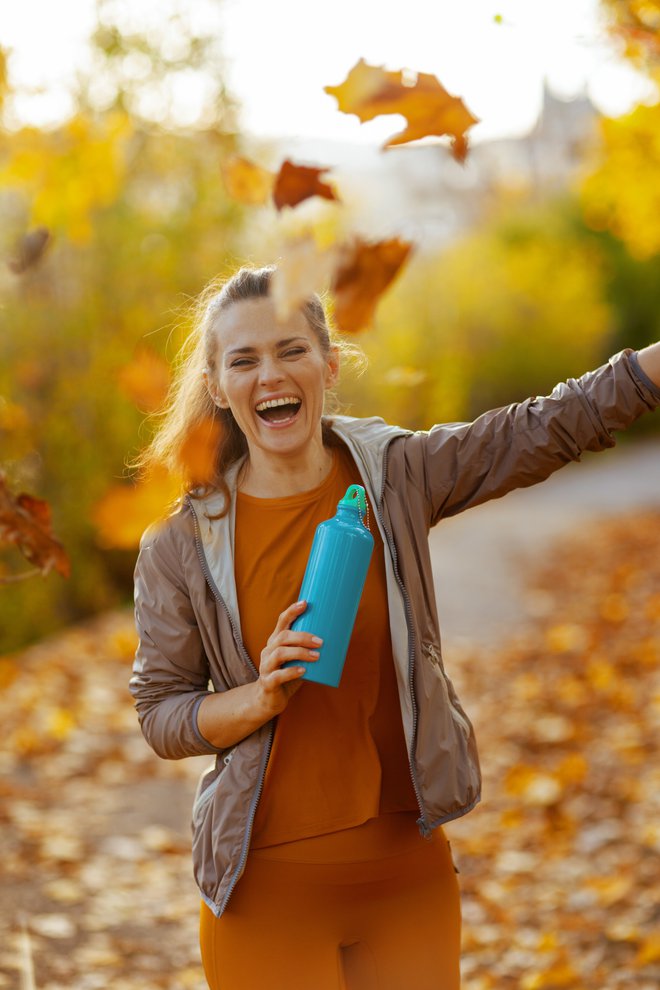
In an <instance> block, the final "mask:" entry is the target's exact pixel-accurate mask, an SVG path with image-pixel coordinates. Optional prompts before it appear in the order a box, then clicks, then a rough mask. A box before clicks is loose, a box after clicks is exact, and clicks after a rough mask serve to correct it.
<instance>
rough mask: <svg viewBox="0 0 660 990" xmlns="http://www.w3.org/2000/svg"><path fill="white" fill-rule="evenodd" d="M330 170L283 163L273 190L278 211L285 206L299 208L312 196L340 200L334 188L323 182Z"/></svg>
mask: <svg viewBox="0 0 660 990" xmlns="http://www.w3.org/2000/svg"><path fill="white" fill-rule="evenodd" d="M328 171H329V169H328V168H312V167H311V166H308V165H294V163H293V162H290V161H288V159H287V161H285V162H283V163H282V167H281V168H280V170H279V172H278V174H277V177H276V179H275V187H274V189H273V202H274V203H275V206H276V208H277V209H278V210H281V209H282V207H283V206H297V205H298V203H302V202H303V200H305V199H309V198H310V197H311V196H321V197H322V198H323V199H333V200H338V198H339V197H338V196H337V195H336V193H335V191H334V189H333V188H332V186H329V185H328V183H327V182H322V181H321V176H322V175H323V173H324V172H328Z"/></svg>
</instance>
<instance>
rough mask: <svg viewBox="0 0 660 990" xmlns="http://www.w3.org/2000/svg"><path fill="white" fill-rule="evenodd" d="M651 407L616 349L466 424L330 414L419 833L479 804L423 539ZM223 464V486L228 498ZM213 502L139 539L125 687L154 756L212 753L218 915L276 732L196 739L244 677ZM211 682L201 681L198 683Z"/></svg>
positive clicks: (200, 861) (225, 531)
mask: <svg viewBox="0 0 660 990" xmlns="http://www.w3.org/2000/svg"><path fill="white" fill-rule="evenodd" d="M658 404H660V390H658V389H656V388H655V387H654V386H653V385H652V383H651V382H650V381H649V379H648V378H647V377H646V376H645V375H644V374H643V372H642V371H641V369H640V368H639V364H638V362H637V358H636V355H635V354H634V352H631V351H629V350H626V351H622V352H621V353H620V354H618V355H616V356H615V357H613V358H612V359H611V360H610V362H609V363H608V364H606V365H604V366H603V367H601V368H598V369H597V370H596V371H593V372H590V373H588V374H586V375H583V376H582V377H581V378H579V379H577V380H574V379H571V380H569V381H568V382H566V383H562V384H560V385H558V386H557V387H556V388H555V389H554V390H553V392H552V394H551V395H549V396H546V397H543V398H531V399H527V400H526V401H525V402H521V403H517V404H514V405H511V406H508V407H503V408H501V409H495V410H492V411H491V412H487V413H485V414H484V415H483V416H480V417H479V418H478V419H476V420H475V421H474V422H473V423H451V424H443V425H439V426H434V427H433V428H432V429H431V430H429V431H420V432H411V431H410V430H404V429H400V428H399V427H392V426H388V425H387V424H386V423H385V422H383V420H381V419H378V418H371V419H355V418H352V417H346V416H338V417H336V418H334V419H333V420H331V421H330V422H331V425H332V428H333V430H334V431H335V432H336V433H337V434H338V435H339V436H340V437H341V438H342V440H343V441H344V442H345V443H346V444H347V446H348V447H349V449H350V451H351V453H352V455H353V457H354V459H355V462H356V464H357V466H358V468H359V470H360V473H361V475H362V478H363V481H364V485H365V488H366V490H367V493H368V497H369V500H370V503H371V506H372V508H373V510H374V511H373V516H374V518H375V520H376V523H377V525H378V528H379V530H380V532H381V535H382V537H383V543H384V549H385V559H386V568H387V586H388V601H389V613H390V626H391V632H392V643H393V652H394V661H395V667H396V674H397V681H398V687H399V698H400V702H401V712H402V718H403V726H404V730H405V737H406V741H407V746H408V754H409V763H410V773H411V779H412V782H413V785H414V789H415V793H416V795H417V801H418V804H419V819H418V825H419V828H420V832H421V833H422V835H428V834H429V833H430V831H431V830H432V829H434V828H436V827H437V826H438V825H440V824H442V823H444V822H447V821H450V820H451V819H453V818H457V817H459V816H461V815H464V814H466V812H468V811H470V810H471V809H472V808H473V807H474V806H475V805H476V803H477V802H478V801H479V797H480V772H479V760H478V756H477V748H476V743H475V738H474V732H473V729H472V725H471V723H470V721H469V719H468V717H467V716H466V714H465V712H464V710H463V708H462V707H461V705H460V703H459V701H458V698H457V696H456V693H455V691H454V689H453V687H452V684H451V682H450V680H449V678H448V677H447V676H446V674H445V671H444V668H443V663H442V657H441V650H440V629H439V625H438V616H437V610H436V598H435V592H434V587H433V577H432V568H431V559H430V555H429V547H428V532H429V528H430V527H431V526H434V525H435V524H436V523H437V522H439V521H440V519H442V518H443V517H444V516H451V515H455V514H456V513H458V512H462V511H463V510H464V509H468V508H470V507H471V506H473V505H478V504H479V503H481V502H485V501H487V500H488V499H492V498H498V497H499V496H501V495H504V494H506V493H507V492H509V491H511V490H512V489H514V488H522V487H526V486H528V485H533V484H535V483H537V482H539V481H542V480H544V479H545V478H547V477H548V476H549V475H550V474H552V472H553V471H556V470H557V469H558V468H560V467H562V465H564V464H567V463H568V462H569V461H575V460H579V458H580V455H581V454H582V452H583V451H585V450H602V449H604V448H606V447H612V446H614V442H615V441H614V439H613V436H612V432H613V431H615V430H619V429H624V428H625V427H627V426H628V425H629V424H631V423H632V422H633V421H634V420H635V419H637V418H638V417H639V416H640V415H641V414H642V413H644V412H646V411H648V410H651V409H654V408H655V407H656V406H657V405H658ZM237 469H238V465H234V467H233V469H231V470H230V472H229V475H228V482H229V486H230V490H231V491H232V492H233V490H234V481H235V476H236V472H237ZM215 509H217V500H216V499H214V498H209V499H206V500H199V499H194V498H191V497H190V496H187V497H186V498H185V500H184V501H183V503H182V505H181V506H180V508H179V510H178V511H177V512H175V513H174V514H173V515H172V516H170V517H169V518H168V519H167V520H166V522H165V523H164V524H163V525H162V526H160V527H157V528H156V527H154V528H151V529H150V530H148V531H147V533H145V535H144V537H143V539H142V543H141V548H140V554H139V557H138V561H137V565H136V570H135V603H136V623H137V629H138V633H139V640H140V641H139V646H138V650H137V654H136V659H135V664H134V673H133V677H132V678H131V682H130V690H131V692H132V694H133V695H134V697H135V699H136V707H137V712H138V717H139V720H140V725H141V727H142V731H143V733H144V735H145V737H146V739H147V741H148V742H149V744H150V745H151V746H152V747H153V749H154V750H155V751H156V753H158V754H159V755H160V756H162V757H164V758H166V759H180V758H182V757H185V756H194V755H199V754H204V753H208V754H217V755H216V759H215V765H214V766H213V767H212V768H211V769H210V770H209V771H208V772H207V773H206V774H205V775H204V776H203V778H202V780H201V781H200V786H199V788H198V793H197V796H196V799H195V803H194V807H193V815H192V819H193V820H192V828H193V868H194V874H195V879H196V881H197V884H198V886H199V888H200V891H201V894H202V897H203V898H204V900H205V901H206V903H207V904H208V905H209V907H210V908H211V909H212V910H213V911H214V913H215V914H216V915H218V916H219V915H221V914H222V912H223V911H224V908H225V907H226V905H227V902H228V900H229V898H230V896H231V893H232V891H233V890H234V888H235V886H236V884H237V882H238V881H239V879H240V877H241V875H242V873H243V870H244V868H245V863H246V860H247V855H248V850H249V845H250V835H251V828H252V822H253V820H254V815H255V812H256V808H257V803H258V801H259V797H260V794H261V789H262V786H263V781H264V775H265V772H266V766H267V763H268V759H269V756H270V751H271V746H272V741H273V734H274V730H275V722H276V719H273V720H272V721H271V722H269V723H267V724H266V725H263V726H261V728H259V729H258V730H256V731H255V732H253V733H252V734H251V735H249V736H248V737H247V738H245V739H243V740H242V741H241V742H239V743H237V744H236V745H235V746H233V747H231V748H230V749H228V750H225V751H218V750H217V749H215V748H214V747H213V746H211V745H210V744H209V743H208V742H207V741H206V740H205V739H204V738H203V737H202V736H201V734H200V732H199V730H198V728H197V721H196V713H197V708H198V707H199V704H200V703H201V700H202V699H203V698H204V697H205V696H206V695H207V694H208V692H209V687H210V686H212V689H213V690H214V691H226V690H228V689H230V688H232V687H235V686H237V685H239V684H246V683H248V682H250V681H253V680H255V679H256V678H257V676H258V674H257V670H256V668H255V666H254V664H253V663H252V661H251V659H250V657H249V656H248V655H247V653H246V651H245V647H244V646H243V643H242V640H241V629H240V616H239V614H238V609H237V604H236V588H235V583H234V572H233V527H234V504H233V500H232V505H231V509H230V512H229V513H228V515H226V516H225V517H224V518H222V519H219V520H214V521H209V519H208V518H207V514H208V515H213V514H214V510H215ZM209 682H210V683H209Z"/></svg>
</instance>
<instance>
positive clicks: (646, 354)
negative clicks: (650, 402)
mask: <svg viewBox="0 0 660 990" xmlns="http://www.w3.org/2000/svg"><path fill="white" fill-rule="evenodd" d="M637 359H638V361H639V366H640V368H641V369H642V371H643V372H644V374H645V375H648V376H649V378H650V379H651V381H652V382H653V384H654V385H657V387H658V388H660V341H658V343H657V344H650V345H649V346H648V347H644V348H643V349H642V350H641V351H638V352H637Z"/></svg>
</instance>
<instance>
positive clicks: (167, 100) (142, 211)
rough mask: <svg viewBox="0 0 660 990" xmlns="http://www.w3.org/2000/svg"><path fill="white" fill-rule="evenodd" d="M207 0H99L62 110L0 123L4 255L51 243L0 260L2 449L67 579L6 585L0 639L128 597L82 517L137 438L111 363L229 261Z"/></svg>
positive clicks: (229, 126) (219, 109)
mask: <svg viewBox="0 0 660 990" xmlns="http://www.w3.org/2000/svg"><path fill="white" fill-rule="evenodd" d="M207 8H208V9H207ZM214 9H215V10H216V11H217V5H216V4H214V3H209V4H208V5H204V4H195V5H194V11H193V10H189V9H188V7H187V5H184V4H183V3H178V2H176V0H170V2H165V3H161V4H159V5H158V9H157V11H156V10H155V9H154V16H153V20H152V22H151V23H149V22H148V21H145V19H144V17H145V16H146V14H145V13H144V11H143V10H142V9H141V8H140V7H139V6H138V7H131V8H129V6H128V5H126V4H122V3H112V2H109V0H103V2H101V3H99V5H98V25H97V28H96V30H95V32H94V35H93V37H92V40H91V49H90V52H91V55H90V61H89V65H88V68H87V69H86V70H85V72H84V73H80V74H79V77H78V82H77V90H76V102H77V106H76V111H75V114H74V115H73V116H71V118H70V119H68V120H66V121H64V122H63V123H61V124H60V125H58V126H55V127H52V128H50V129H41V130H40V129H37V128H34V127H20V128H18V129H15V130H9V129H8V128H7V127H5V128H4V130H3V131H2V132H1V142H0V184H1V186H2V193H1V194H0V220H1V222H0V251H1V252H2V254H3V255H4V257H5V258H8V259H12V258H14V259H15V258H16V253H17V245H19V246H20V245H21V244H22V243H23V241H24V238H25V235H26V233H29V232H31V231H34V229H35V228H38V227H39V228H45V229H46V230H48V231H49V232H50V239H51V240H52V245H51V246H50V247H49V248H48V250H47V251H46V252H45V253H44V254H43V257H39V258H35V259H34V263H32V264H30V265H28V266H27V267H24V268H21V269H20V271H17V268H16V265H15V264H14V265H13V267H12V268H9V267H6V268H3V269H2V271H1V272H0V293H1V294H2V308H1V309H0V320H1V321H2V324H3V327H2V334H1V337H0V396H3V397H4V405H3V406H0V410H1V409H4V410H5V415H4V420H3V419H2V418H1V417H0V431H2V436H3V437H4V439H6V441H7V443H6V445H5V446H4V448H3V453H2V455H0V456H2V460H3V462H4V466H5V469H6V471H7V473H8V476H9V480H10V481H11V482H13V483H14V487H17V486H20V487H21V488H28V489H29V490H30V491H34V492H35V493H38V494H39V495H40V496H43V497H45V498H46V499H47V500H48V501H49V502H50V503H51V505H52V508H53V515H54V522H55V528H56V532H57V534H58V536H59V538H60V539H61V540H62V542H63V543H64V544H65V546H66V548H67V551H68V552H69V554H70V556H71V558H72V576H71V579H70V581H68V582H66V583H65V582H62V581H61V580H60V579H59V578H57V577H55V576H51V577H49V578H48V579H47V580H45V581H43V582H42V581H32V582H28V583H23V584H22V585H21V586H18V585H17V586H13V587H11V588H5V589H3V591H2V594H1V595H0V651H1V650H7V649H10V648H12V647H14V646H16V645H18V644H20V643H23V642H25V641H27V640H29V639H32V638H35V637H37V636H39V635H41V634H43V633H44V632H46V631H48V630H50V629H53V628H56V627H57V626H59V625H62V624H66V623H67V622H70V621H72V620H74V619H78V618H80V617H82V616H85V615H87V614H89V613H91V612H93V611H96V610H98V609H101V608H105V607H109V606H111V605H114V604H116V603H117V602H118V601H120V600H122V599H123V600H125V599H126V597H127V596H128V595H129V594H130V575H131V572H132V566H133V561H134V554H133V553H128V552H126V553H125V552H121V551H113V552H111V553H108V552H105V551H102V550H101V549H100V548H99V547H98V545H97V540H96V535H95V531H94V529H93V526H92V523H91V521H90V516H91V507H92V505H93V504H94V503H95V501H96V500H97V499H98V498H99V497H100V495H101V494H102V493H103V492H104V491H105V489H106V488H107V486H108V485H109V484H110V483H111V482H112V480H113V479H118V478H120V477H121V476H122V475H124V474H125V469H124V463H125V458H126V455H127V452H130V450H131V449H133V450H134V449H135V448H136V447H137V446H138V445H139V427H140V421H141V419H142V413H141V412H140V410H138V409H137V408H136V407H135V406H134V404H133V401H132V398H131V396H132V394H133V393H132V392H131V390H130V388H127V387H126V381H127V377H126V371H125V369H126V367H127V366H129V365H130V364H131V362H132V361H133V360H134V358H135V356H136V354H138V355H139V354H140V353H142V352H143V350H144V348H145V346H146V347H147V348H148V349H151V350H153V351H155V352H157V353H159V354H165V353H166V352H167V351H168V349H169V348H172V349H174V346H175V345H176V343H177V341H178V335H179V331H180V329H181V328H180V327H178V323H180V322H181V316H180V313H177V309H176V307H177V306H178V304H179V303H180V304H183V303H184V302H185V301H186V300H187V299H188V298H189V297H190V296H191V295H194V294H195V293H197V292H198V291H199V289H200V288H201V286H202V285H203V284H204V283H205V282H206V281H207V280H208V278H209V277H210V276H211V275H214V274H216V273H217V271H218V270H219V269H221V268H222V266H223V265H224V264H225V263H226V259H227V257H228V256H231V255H232V253H233V252H234V250H235V249H236V244H237V236H238V233H239V231H240V228H241V224H242V215H243V211H242V209H241V208H240V207H238V206H237V205H236V204H235V203H233V202H230V201H229V200H228V199H227V198H226V196H225V195H224V193H223V189H222V184H221V182H220V179H219V169H220V164H221V161H222V159H223V156H225V155H226V154H229V153H232V152H233V151H234V150H235V143H236V124H235V107H234V106H233V104H232V101H231V100H230V98H229V97H228V95H227V92H226V88H225V85H224V81H223V71H222V60H221V58H220V55H219V52H218V48H217V45H218V43H217V38H218V31H217V23H216V22H215V21H214V20H213V18H212V17H211V14H212V13H213V11H214ZM203 10H206V19H201V18H200V12H201V11H203ZM0 65H2V66H4V65H5V60H4V59H3V60H2V62H0ZM9 67H10V68H11V62H10V60H9ZM1 80H2V73H0V83H1ZM4 92H5V93H6V94H8V95H6V100H5V102H6V101H7V100H11V87H10V85H7V84H5V90H4ZM19 267H20V266H19ZM173 300H174V301H175V302H174V304H173ZM144 409H145V407H144V406H143V411H144ZM7 410H9V411H10V412H7ZM11 410H20V415H19V414H14V413H11ZM10 413H11V414H10ZM3 422H4V430H3ZM2 564H4V567H5V569H7V568H9V566H10V564H9V560H8V558H7V557H6V556H4V557H2V556H0V565H2ZM9 617H11V621H9Z"/></svg>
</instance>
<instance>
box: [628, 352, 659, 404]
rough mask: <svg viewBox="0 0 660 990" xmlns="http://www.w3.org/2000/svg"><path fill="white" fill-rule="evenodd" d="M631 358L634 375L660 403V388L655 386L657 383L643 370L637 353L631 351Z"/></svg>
mask: <svg viewBox="0 0 660 990" xmlns="http://www.w3.org/2000/svg"><path fill="white" fill-rule="evenodd" d="M629 358H630V366H631V368H632V371H633V373H634V375H635V376H636V377H637V378H638V379H639V380H640V382H641V383H642V385H645V386H646V388H647V389H648V390H649V392H650V393H651V395H653V396H655V398H656V399H658V401H660V387H658V386H657V385H656V384H655V382H652V381H651V379H650V378H649V376H648V375H647V374H646V372H645V371H644V370H643V369H642V366H641V364H640V363H639V357H638V355H637V351H631V352H630V354H629Z"/></svg>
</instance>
